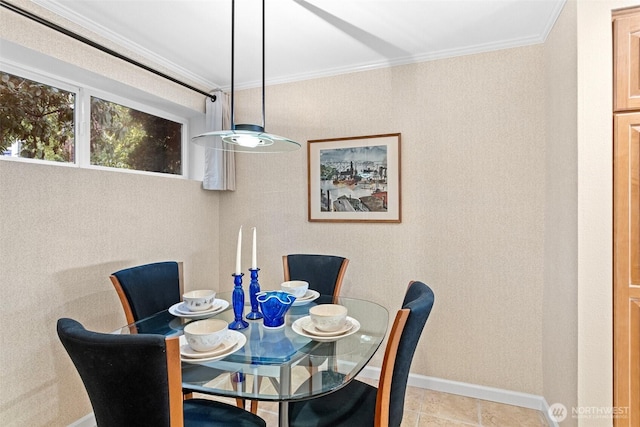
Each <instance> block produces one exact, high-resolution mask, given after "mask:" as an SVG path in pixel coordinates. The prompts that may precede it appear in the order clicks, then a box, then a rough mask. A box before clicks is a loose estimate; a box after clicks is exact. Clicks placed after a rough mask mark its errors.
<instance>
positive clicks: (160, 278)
mask: <svg viewBox="0 0 640 427" xmlns="http://www.w3.org/2000/svg"><path fill="white" fill-rule="evenodd" d="M180 274H181V273H180V269H179V266H178V263H177V262H175V261H167V262H158V263H154V264H145V265H139V266H136V267H131V268H126V269H124V270H120V271H117V272H115V273H113V275H112V276H115V277H116V278H117V280H118V282H119V283H120V286H121V287H122V290H123V292H124V294H125V296H126V299H127V301H128V303H129V306H130V308H131V313H132V315H133V320H134V321H138V320H140V319H143V318H145V317H148V316H151V315H152V314H155V313H157V312H159V311H162V310H166V309H168V308H169V307H171V306H172V305H173V304H175V303H177V302H180V299H181V297H182V295H181V289H180V287H181V283H180V280H181V278H180ZM114 284H115V283H114Z"/></svg>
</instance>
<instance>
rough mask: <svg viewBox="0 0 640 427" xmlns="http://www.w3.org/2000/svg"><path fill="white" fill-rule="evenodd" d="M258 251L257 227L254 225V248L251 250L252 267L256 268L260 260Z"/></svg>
mask: <svg viewBox="0 0 640 427" xmlns="http://www.w3.org/2000/svg"><path fill="white" fill-rule="evenodd" d="M257 258H258V257H257V251H256V228H255V227H253V248H252V250H251V268H252V269H253V270H255V269H256V268H258V260H257Z"/></svg>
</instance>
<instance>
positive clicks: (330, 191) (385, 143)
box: [307, 133, 400, 222]
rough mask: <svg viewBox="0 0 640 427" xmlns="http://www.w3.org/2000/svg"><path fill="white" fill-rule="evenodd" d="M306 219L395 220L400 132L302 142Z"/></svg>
mask: <svg viewBox="0 0 640 427" xmlns="http://www.w3.org/2000/svg"><path fill="white" fill-rule="evenodd" d="M307 148H308V150H307V155H308V158H307V160H308V165H307V166H308V171H309V180H308V181H309V190H308V191H309V194H308V198H309V221H321V222H400V134H399V133H392V134H386V135H371V136H359V137H353V138H335V139H319V140H313V141H308V147H307Z"/></svg>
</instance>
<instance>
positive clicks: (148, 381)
mask: <svg viewBox="0 0 640 427" xmlns="http://www.w3.org/2000/svg"><path fill="white" fill-rule="evenodd" d="M57 332H58V336H59V338H60V341H61V342H62V344H63V346H64V348H65V349H66V351H67V353H68V354H69V356H70V358H71V360H72V361H73V364H74V365H75V367H76V370H77V371H78V373H79V374H80V378H81V379H82V382H83V384H84V387H85V389H86V391H87V394H88V395H89V400H90V401H91V406H92V407H93V413H94V416H95V419H96V423H97V426H98V427H123V426H136V427H181V426H185V427H201V426H202V427H204V426H219V427H223V426H224V427H227V426H228V427H232V426H233V427H266V422H265V421H264V420H263V419H262V418H260V417H258V416H257V415H255V414H252V413H250V412H248V411H245V410H244V409H241V408H238V407H236V406H233V405H228V404H226V403H222V402H216V401H213V400H208V399H189V400H183V394H182V372H181V365H180V348H179V340H178V337H177V336H173V337H164V336H163V335H155V334H133V335H119V334H106V333H100V332H93V331H89V330H87V329H85V328H84V327H83V326H82V325H81V324H80V323H79V322H77V321H76V320H73V319H68V318H63V319H59V320H58V324H57Z"/></svg>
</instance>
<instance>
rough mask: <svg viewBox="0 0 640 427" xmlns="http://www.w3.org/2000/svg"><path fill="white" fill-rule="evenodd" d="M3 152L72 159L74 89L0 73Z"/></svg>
mask: <svg viewBox="0 0 640 427" xmlns="http://www.w3.org/2000/svg"><path fill="white" fill-rule="evenodd" d="M0 82H1V83H0V153H3V154H5V155H12V156H17V157H27V158H31V159H40V160H52V161H57V162H73V161H74V154H75V137H74V134H75V129H74V108H75V93H73V92H68V91H65V90H62V89H58V88H55V87H52V86H49V85H45V84H42V83H38V82H34V81H32V80H28V79H25V78H22V77H17V76H14V75H11V74H8V73H0Z"/></svg>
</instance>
